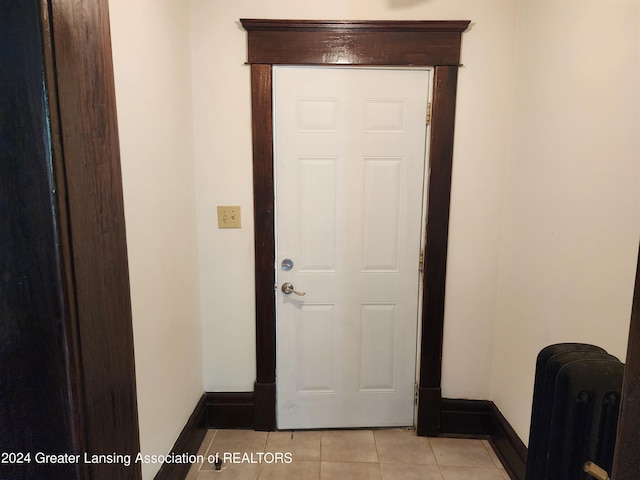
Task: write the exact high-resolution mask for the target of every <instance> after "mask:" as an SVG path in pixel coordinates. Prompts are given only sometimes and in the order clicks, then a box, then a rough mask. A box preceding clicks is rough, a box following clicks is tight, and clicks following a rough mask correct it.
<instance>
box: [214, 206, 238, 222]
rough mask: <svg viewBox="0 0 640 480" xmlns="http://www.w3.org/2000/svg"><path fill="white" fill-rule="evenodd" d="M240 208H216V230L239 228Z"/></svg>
mask: <svg viewBox="0 0 640 480" xmlns="http://www.w3.org/2000/svg"><path fill="white" fill-rule="evenodd" d="M241 227H242V222H241V217H240V206H239V205H233V206H219V207H218V228H241Z"/></svg>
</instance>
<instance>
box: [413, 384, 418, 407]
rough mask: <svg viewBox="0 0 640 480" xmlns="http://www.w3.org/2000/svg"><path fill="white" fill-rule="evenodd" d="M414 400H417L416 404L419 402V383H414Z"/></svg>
mask: <svg viewBox="0 0 640 480" xmlns="http://www.w3.org/2000/svg"><path fill="white" fill-rule="evenodd" d="M413 401H414V402H415V404H416V405H417V404H418V384H417V383H414V384H413Z"/></svg>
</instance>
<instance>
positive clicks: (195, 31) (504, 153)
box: [110, 0, 640, 476]
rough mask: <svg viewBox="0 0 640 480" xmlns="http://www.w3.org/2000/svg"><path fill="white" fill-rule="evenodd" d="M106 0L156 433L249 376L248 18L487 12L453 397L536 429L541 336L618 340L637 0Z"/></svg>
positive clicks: (455, 329) (616, 347) (624, 312)
mask: <svg viewBox="0 0 640 480" xmlns="http://www.w3.org/2000/svg"><path fill="white" fill-rule="evenodd" d="M110 5H111V15H112V30H113V31H112V35H113V43H114V62H115V69H116V88H117V94H118V109H119V121H120V132H121V142H122V156H123V175H124V182H125V205H126V214H127V222H128V223H127V228H128V237H129V251H130V262H131V277H132V296H133V307H134V329H135V334H136V360H137V368H138V389H139V404H140V417H141V435H142V445H143V449H145V450H149V449H150V450H153V451H154V452H156V451H162V452H164V451H167V450H168V449H169V448H170V446H171V443H172V442H173V441H174V440H175V439H176V438H177V435H178V433H179V430H180V428H181V426H183V425H184V423H185V421H186V418H187V416H188V414H189V413H190V412H191V411H192V409H193V406H194V405H195V401H196V400H197V397H198V395H199V394H200V393H201V392H202V391H203V390H207V391H250V390H252V389H253V382H254V380H255V327H254V315H255V313H254V310H255V300H254V293H253V288H254V276H253V271H254V259H253V221H252V218H253V212H252V203H253V199H252V170H251V112H250V85H249V67H247V66H245V65H244V61H245V60H246V33H245V32H244V31H243V30H242V28H241V26H240V25H239V22H238V19H239V18H309V19H313V18H316V19H323V18H344V19H408V20H417V19H421V20H425V19H426V20H428V19H470V20H472V22H473V23H472V25H471V27H470V29H469V30H468V31H467V32H466V33H465V34H464V35H463V44H462V45H463V48H462V62H463V64H464V67H463V68H461V70H460V76H459V89H458V110H457V120H456V143H455V152H454V171H453V184H452V201H451V206H452V210H451V226H450V245H449V260H448V261H449V266H448V278H447V300H446V313H445V339H444V356H443V394H444V395H445V396H446V397H450V398H476V399H492V400H494V401H495V402H496V403H497V405H498V407H499V408H500V409H501V410H502V411H503V412H504V413H505V415H506V416H507V419H508V420H509V421H510V422H512V424H513V425H514V427H516V431H517V432H518V434H519V435H520V436H521V437H522V438H523V440H525V441H526V439H527V437H528V423H529V416H530V404H531V394H532V388H533V362H534V360H535V356H536V354H537V352H538V351H539V349H540V348H542V347H543V346H544V345H546V344H549V343H553V342H559V341H569V340H570V341H589V342H594V343H598V344H600V345H602V346H603V347H604V348H607V349H609V350H610V351H611V352H612V353H614V354H616V355H618V356H620V357H621V358H622V357H623V356H624V353H625V352H624V350H625V348H626V335H627V331H626V329H627V325H628V321H629V314H630V307H631V293H632V286H633V268H634V265H635V263H634V262H635V259H634V255H635V254H636V252H637V243H638V237H639V235H640V231H639V225H638V221H637V219H638V218H640V215H639V214H640V211H639V205H640V198H639V196H638V192H640V188H638V187H639V186H640V185H639V183H640V181H639V179H640V172H639V170H638V168H639V163H640V162H638V160H637V159H638V158H640V155H639V154H640V146H639V144H638V138H639V137H638V135H637V131H638V126H639V124H640V122H639V118H638V113H637V112H638V111H640V108H638V107H639V105H638V93H637V87H636V86H637V85H638V84H640V82H639V80H640V78H639V72H638V68H639V67H638V66H639V65H640V61H639V60H640V58H639V57H638V49H639V44H640V33H639V30H638V25H639V12H638V2H637V1H636V0H565V1H563V2H557V1H552V0H535V1H534V0H520V1H515V0H486V1H483V2H477V1H476V0H348V1H347V0H325V1H323V2H294V1H293V0H272V1H270V2H264V1H261V0H239V1H236V2H221V1H211V0H190V2H189V3H188V4H187V3H183V2H179V1H178V0H163V1H161V2H158V1H157V0H155V1H154V0H145V1H142V0H140V1H137V2H134V3H131V2H124V1H123V0H110ZM189 36H190V45H189V44H188V43H187V42H188V41H189ZM189 49H190V51H189ZM605 53H606V54H605ZM189 68H191V72H189ZM192 99H193V100H192ZM217 205H240V206H241V208H242V218H243V227H242V228H241V229H239V230H219V229H218V228H217V223H216V206H217ZM196 215H197V216H196ZM198 319H200V321H201V325H200V324H199V323H198V322H199V320H198ZM200 328H201V330H200ZM198 338H201V342H202V343H201V345H200V344H199V343H198ZM201 355H202V356H201ZM168 391H170V392H171V394H170V395H168V394H167V393H168ZM145 474H146V475H147V476H148V475H150V469H147V470H146V471H145Z"/></svg>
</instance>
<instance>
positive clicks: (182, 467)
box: [155, 395, 208, 480]
mask: <svg viewBox="0 0 640 480" xmlns="http://www.w3.org/2000/svg"><path fill="white" fill-rule="evenodd" d="M207 428H208V425H207V408H206V395H202V397H200V400H199V401H198V404H197V405H196V408H195V409H194V411H193V413H192V414H191V416H190V417H189V420H187V424H186V425H185V426H184V428H183V429H182V432H181V433H180V436H179V437H178V440H176V443H175V444H174V446H173V448H172V449H171V453H172V454H176V455H181V454H184V453H188V454H190V455H195V454H197V453H198V449H199V448H200V445H201V444H202V441H203V440H204V436H205V435H206V434H207ZM190 468H191V464H189V463H186V464H184V463H164V464H163V465H162V467H161V468H160V470H159V471H158V473H157V474H156V476H155V480H184V478H185V477H186V476H187V473H189V469H190Z"/></svg>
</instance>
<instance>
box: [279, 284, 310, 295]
mask: <svg viewBox="0 0 640 480" xmlns="http://www.w3.org/2000/svg"><path fill="white" fill-rule="evenodd" d="M282 293H284V294H285V295H291V294H292V293H295V294H296V295H298V296H300V297H302V296H303V295H306V292H298V291H296V290H295V289H294V288H293V284H292V283H291V282H285V283H283V284H282Z"/></svg>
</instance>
